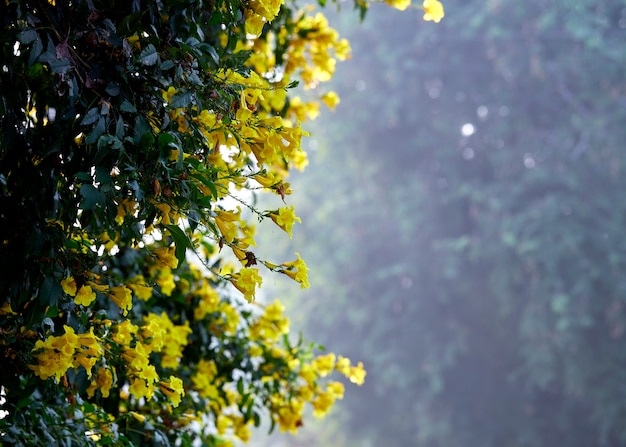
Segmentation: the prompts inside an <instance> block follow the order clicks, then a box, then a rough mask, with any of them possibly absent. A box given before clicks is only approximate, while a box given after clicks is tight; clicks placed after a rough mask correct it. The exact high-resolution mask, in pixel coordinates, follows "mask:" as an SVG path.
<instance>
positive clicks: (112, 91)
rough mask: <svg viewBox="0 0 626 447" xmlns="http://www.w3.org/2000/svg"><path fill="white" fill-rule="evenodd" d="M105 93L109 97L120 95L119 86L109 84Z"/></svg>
mask: <svg viewBox="0 0 626 447" xmlns="http://www.w3.org/2000/svg"><path fill="white" fill-rule="evenodd" d="M105 91H106V92H107V93H108V94H109V95H111V96H117V95H119V94H120V86H119V85H117V83H116V82H109V84H108V85H107V88H106V90H105Z"/></svg>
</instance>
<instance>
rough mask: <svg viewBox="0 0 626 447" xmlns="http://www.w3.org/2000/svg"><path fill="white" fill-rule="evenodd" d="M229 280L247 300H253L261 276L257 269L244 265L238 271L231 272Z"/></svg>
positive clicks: (261, 280)
mask: <svg viewBox="0 0 626 447" xmlns="http://www.w3.org/2000/svg"><path fill="white" fill-rule="evenodd" d="M230 282H231V283H232V285H233V286H235V287H236V288H237V290H239V291H240V292H241V293H243V296H244V297H245V299H246V300H248V301H254V294H255V291H256V287H257V286H260V285H261V283H262V282H263V278H261V276H259V269H256V268H249V267H244V268H242V269H241V270H239V273H233V274H232V275H231V277H230Z"/></svg>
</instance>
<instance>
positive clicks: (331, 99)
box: [321, 92, 340, 110]
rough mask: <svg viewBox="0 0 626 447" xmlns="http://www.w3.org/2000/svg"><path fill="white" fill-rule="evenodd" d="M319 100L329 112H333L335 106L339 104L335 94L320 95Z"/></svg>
mask: <svg viewBox="0 0 626 447" xmlns="http://www.w3.org/2000/svg"><path fill="white" fill-rule="evenodd" d="M321 100H322V102H323V103H324V104H326V106H327V107H328V108H329V109H330V110H335V107H337V104H339V102H340V101H339V96H338V95H337V93H335V92H328V93H326V94H324V95H322V97H321Z"/></svg>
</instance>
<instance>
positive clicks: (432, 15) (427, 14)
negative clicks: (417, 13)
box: [422, 0, 444, 23]
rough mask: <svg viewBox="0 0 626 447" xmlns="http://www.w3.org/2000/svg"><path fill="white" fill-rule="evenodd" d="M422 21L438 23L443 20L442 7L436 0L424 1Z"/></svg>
mask: <svg viewBox="0 0 626 447" xmlns="http://www.w3.org/2000/svg"><path fill="white" fill-rule="evenodd" d="M422 7H423V8H424V20H427V21H432V22H435V23H439V22H440V21H441V19H443V16H444V12H443V5H442V4H441V2H439V1H438V0H424V3H422Z"/></svg>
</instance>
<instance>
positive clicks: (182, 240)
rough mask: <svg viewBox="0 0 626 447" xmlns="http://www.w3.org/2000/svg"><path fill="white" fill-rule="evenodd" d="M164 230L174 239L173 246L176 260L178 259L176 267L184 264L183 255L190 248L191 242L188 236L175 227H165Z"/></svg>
mask: <svg viewBox="0 0 626 447" xmlns="http://www.w3.org/2000/svg"><path fill="white" fill-rule="evenodd" d="M165 228H167V229H168V231H169V232H170V236H172V239H174V245H176V251H175V255H176V259H178V265H179V266H180V265H182V264H183V263H184V262H185V254H186V253H187V249H188V248H191V247H192V245H191V241H190V240H189V236H187V234H186V233H185V232H184V231H183V230H181V229H180V227H179V226H177V225H165Z"/></svg>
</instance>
